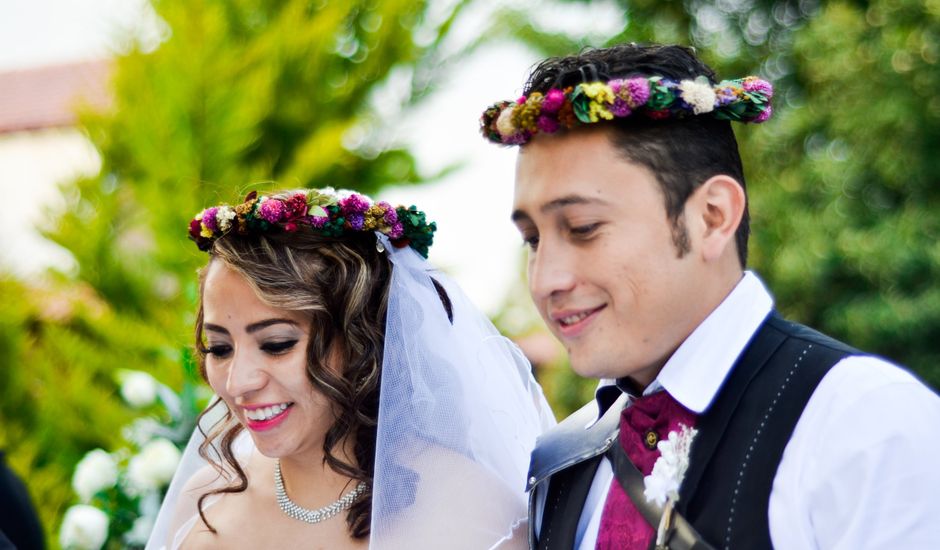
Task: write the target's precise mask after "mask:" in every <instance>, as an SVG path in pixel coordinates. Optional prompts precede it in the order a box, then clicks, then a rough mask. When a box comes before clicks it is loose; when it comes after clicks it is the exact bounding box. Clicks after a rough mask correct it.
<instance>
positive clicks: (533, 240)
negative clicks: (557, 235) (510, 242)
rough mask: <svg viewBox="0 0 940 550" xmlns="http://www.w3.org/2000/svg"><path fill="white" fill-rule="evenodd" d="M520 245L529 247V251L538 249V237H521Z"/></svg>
mask: <svg viewBox="0 0 940 550" xmlns="http://www.w3.org/2000/svg"><path fill="white" fill-rule="evenodd" d="M522 244H523V245H525V246H527V247H529V249H530V250H535V249H537V248H538V247H539V236H538V235H528V236H527V235H523V236H522Z"/></svg>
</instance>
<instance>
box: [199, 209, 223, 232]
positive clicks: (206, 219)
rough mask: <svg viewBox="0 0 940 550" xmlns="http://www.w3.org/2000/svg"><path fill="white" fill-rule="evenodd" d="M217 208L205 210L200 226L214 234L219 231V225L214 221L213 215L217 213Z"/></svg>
mask: <svg viewBox="0 0 940 550" xmlns="http://www.w3.org/2000/svg"><path fill="white" fill-rule="evenodd" d="M218 211H219V207H218V206H213V207H211V208H206V210H205V212H203V213H202V225H204V226H206V229H208V230H209V231H212V232H213V233H215V232H216V231H218V230H219V224H218V223H217V221H216V219H215V215H216V214H217V213H218Z"/></svg>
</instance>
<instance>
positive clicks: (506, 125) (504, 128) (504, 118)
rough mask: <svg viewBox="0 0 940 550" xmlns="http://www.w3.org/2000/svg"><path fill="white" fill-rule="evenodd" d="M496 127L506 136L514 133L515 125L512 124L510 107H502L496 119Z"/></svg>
mask: <svg viewBox="0 0 940 550" xmlns="http://www.w3.org/2000/svg"><path fill="white" fill-rule="evenodd" d="M496 129H497V130H499V133H500V134H501V135H503V136H506V137H508V136H512V135H515V133H516V127H515V126H513V124H512V109H509V108H506V109H503V112H502V113H500V114H499V118H497V119H496Z"/></svg>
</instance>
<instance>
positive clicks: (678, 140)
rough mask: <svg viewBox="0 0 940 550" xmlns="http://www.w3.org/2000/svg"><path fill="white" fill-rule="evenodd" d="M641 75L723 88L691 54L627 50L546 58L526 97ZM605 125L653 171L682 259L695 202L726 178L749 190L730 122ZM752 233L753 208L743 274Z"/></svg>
mask: <svg viewBox="0 0 940 550" xmlns="http://www.w3.org/2000/svg"><path fill="white" fill-rule="evenodd" d="M635 75H646V76H653V75H660V76H663V77H665V78H669V79H673V80H677V81H678V80H686V79H695V78H696V77H699V76H704V77H706V78H708V80H709V81H710V82H711V83H712V84H714V83H715V82H716V79H715V73H714V71H712V69H711V68H710V67H708V65H706V64H705V63H703V62H702V61H701V60H700V59H698V58H697V57H696V56H695V53H694V52H693V51H692V50H691V49H689V48H685V47H682V46H642V45H637V44H624V45H619V46H614V47H611V48H604V49H589V50H585V51H583V52H582V53H580V54H578V55H573V56H568V57H553V58H549V59H546V60H545V61H543V62H542V63H540V64H539V65H538V66H537V67H536V68H535V69H534V70H533V71H532V74H531V75H530V76H529V80H528V82H526V85H525V89H524V91H523V95H525V96H529V95H530V94H531V93H532V92H541V93H543V94H544V93H547V92H548V90H549V89H551V88H564V87H567V86H575V85H577V84H579V83H581V82H591V81H597V80H601V81H607V80H611V79H615V78H627V77H630V76H635ZM604 125H605V126H607V127H609V128H611V129H612V130H613V131H612V132H610V134H609V135H610V136H611V141H612V143H613V145H614V146H615V147H616V148H617V149H618V150H619V151H620V153H621V154H622V155H623V156H624V158H625V159H626V160H628V161H630V162H633V163H636V164H639V165H641V166H644V167H645V168H647V169H648V170H650V171H651V172H652V173H653V175H654V176H655V177H656V180H657V181H658V182H659V186H660V188H661V189H662V192H663V195H664V197H665V206H666V213H667V215H668V216H669V219H670V221H671V222H672V226H673V241H674V242H675V245H676V248H677V249H678V251H679V255H680V256H682V255H684V254H685V253H687V252H688V251H689V246H690V245H689V240H688V232H687V230H686V227H685V224H684V223H683V222H682V219H681V217H680V216H681V214H682V212H683V210H684V208H685V203H686V201H687V200H688V198H689V196H691V195H692V193H693V192H694V191H695V190H696V189H697V188H698V187H699V186H700V185H702V184H703V183H705V182H706V181H707V180H708V179H709V178H711V177H713V176H716V175H719V174H724V175H727V176H730V177H732V178H734V179H735V180H737V181H738V183H740V184H741V187H742V188H744V189H745V191H746V187H745V182H744V169H743V167H742V165H741V156H740V154H739V153H738V143H737V140H736V139H735V137H734V132H733V131H732V129H731V123H730V122H728V121H725V120H716V119H714V118H712V117H705V116H698V117H688V118H682V119H667V120H652V119H648V118H644V117H638V116H636V117H628V118H618V119H616V120H613V121H610V122H606V123H605V124H604ZM523 147H525V146H524V145H523ZM749 233H750V224H749V216H748V211H747V207H746V206H745V210H744V215H743V217H742V218H741V224H740V225H739V226H738V229H737V233H736V234H735V244H736V245H737V251H738V259H739V261H740V263H741V267H742V268H743V267H745V265H746V263H747V240H748V235H749Z"/></svg>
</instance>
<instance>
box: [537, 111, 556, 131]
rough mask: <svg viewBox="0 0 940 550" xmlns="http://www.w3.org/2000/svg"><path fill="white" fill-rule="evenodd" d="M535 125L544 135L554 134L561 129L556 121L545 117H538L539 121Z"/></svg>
mask: <svg viewBox="0 0 940 550" xmlns="http://www.w3.org/2000/svg"><path fill="white" fill-rule="evenodd" d="M535 124H536V126H538V128H539V131H541V132H545V133H546V134H554V133H555V132H557V131H558V129H559V128H560V127H561V125H560V124H558V121H557V120H555V119H553V118H552V117H549V116H545V115H539V119H538V121H536V123H535Z"/></svg>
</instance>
